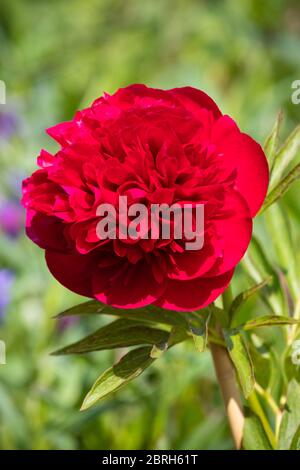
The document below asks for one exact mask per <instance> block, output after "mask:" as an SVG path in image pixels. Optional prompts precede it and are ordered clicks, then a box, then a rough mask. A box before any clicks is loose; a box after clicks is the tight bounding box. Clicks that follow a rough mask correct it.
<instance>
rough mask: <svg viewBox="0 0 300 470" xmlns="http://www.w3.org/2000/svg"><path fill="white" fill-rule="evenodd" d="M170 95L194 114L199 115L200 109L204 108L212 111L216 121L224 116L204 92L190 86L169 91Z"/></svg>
mask: <svg viewBox="0 0 300 470" xmlns="http://www.w3.org/2000/svg"><path fill="white" fill-rule="evenodd" d="M169 93H170V94H171V95H172V96H175V97H176V98H177V99H179V101H181V103H182V104H183V105H184V106H185V108H186V109H188V110H189V111H190V112H192V113H193V114H196V115H197V114H198V112H199V108H200V109H203V108H204V109H207V110H209V111H211V112H212V113H213V115H214V117H215V118H216V119H218V118H219V117H220V116H222V113H221V111H220V110H219V108H218V106H217V105H216V103H215V102H214V100H213V99H212V98H210V97H209V96H208V95H207V94H206V93H204V92H203V91H201V90H197V88H193V87H190V86H187V87H182V88H173V89H171V90H169Z"/></svg>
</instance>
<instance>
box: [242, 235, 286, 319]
mask: <svg viewBox="0 0 300 470" xmlns="http://www.w3.org/2000/svg"><path fill="white" fill-rule="evenodd" d="M242 265H243V267H244V269H245V271H246V272H247V274H248V275H249V276H250V277H251V279H253V280H254V281H255V282H256V283H260V282H263V280H264V279H266V278H270V279H272V282H271V283H270V285H267V286H266V287H265V288H264V289H263V290H262V291H260V295H261V298H262V300H263V301H264V303H265V304H266V305H267V306H268V308H270V309H271V310H272V311H273V312H274V313H276V314H278V315H280V314H282V309H283V306H284V300H283V296H282V292H281V289H280V283H279V278H278V273H277V272H276V270H275V269H274V267H273V265H272V264H271V262H270V260H269V258H268V256H267V254H266V251H265V249H264V247H263V246H262V244H261V243H260V241H259V240H258V238H257V237H255V235H254V236H253V237H252V240H251V243H250V246H249V248H248V250H247V253H246V255H245V256H244V258H243V260H242Z"/></svg>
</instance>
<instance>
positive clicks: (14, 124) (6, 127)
mask: <svg viewBox="0 0 300 470" xmlns="http://www.w3.org/2000/svg"><path fill="white" fill-rule="evenodd" d="M18 124H19V120H18V117H17V115H16V114H15V113H13V112H12V111H7V112H0V140H1V139H4V140H7V139H9V138H10V137H11V136H12V135H13V134H15V133H16V131H17V129H18Z"/></svg>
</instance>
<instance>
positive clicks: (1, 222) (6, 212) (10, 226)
mask: <svg viewBox="0 0 300 470" xmlns="http://www.w3.org/2000/svg"><path fill="white" fill-rule="evenodd" d="M23 226H24V211H23V208H22V207H21V205H20V203H19V202H18V201H16V200H14V199H11V200H3V201H1V200H0V230H1V231H2V232H3V233H5V235H7V236H8V237H10V238H16V237H17V236H18V235H19V234H20V232H21V230H22V229H23Z"/></svg>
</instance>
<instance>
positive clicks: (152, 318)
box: [56, 300, 208, 327]
mask: <svg viewBox="0 0 300 470" xmlns="http://www.w3.org/2000/svg"><path fill="white" fill-rule="evenodd" d="M203 311H204V312H205V311H208V308H207V309H203ZM86 314H93V315H96V314H102V315H113V316H118V317H122V319H125V320H133V321H138V322H146V323H159V324H165V325H170V326H178V325H182V326H183V327H186V326H187V323H186V318H185V312H177V311H175V310H174V311H172V310H164V309H162V308H159V307H156V306H154V305H148V306H146V307H143V308H138V309H130V310H126V309H121V308H115V307H111V306H110V305H105V304H102V303H101V302H98V301H97V300H90V301H88V302H84V303H82V304H79V305H76V306H75V307H72V308H69V309H68V310H65V311H64V312H62V313H60V314H59V315H57V317H56V318H61V317H65V316H69V315H86Z"/></svg>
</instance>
